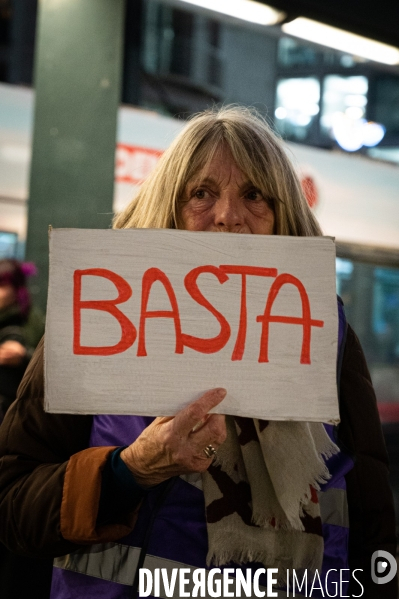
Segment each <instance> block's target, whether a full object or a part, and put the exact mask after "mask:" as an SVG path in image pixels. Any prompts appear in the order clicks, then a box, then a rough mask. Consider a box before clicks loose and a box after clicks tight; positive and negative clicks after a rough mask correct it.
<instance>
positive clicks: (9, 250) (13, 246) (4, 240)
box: [0, 231, 18, 258]
mask: <svg viewBox="0 0 399 599" xmlns="http://www.w3.org/2000/svg"><path fill="white" fill-rule="evenodd" d="M17 250H18V234H17V233H12V232H10V231H0V258H16V256H17Z"/></svg>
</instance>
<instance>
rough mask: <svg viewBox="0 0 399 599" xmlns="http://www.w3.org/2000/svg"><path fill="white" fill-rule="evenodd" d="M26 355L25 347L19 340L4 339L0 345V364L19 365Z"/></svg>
mask: <svg viewBox="0 0 399 599" xmlns="http://www.w3.org/2000/svg"><path fill="white" fill-rule="evenodd" d="M25 356H26V348H25V347H24V346H23V345H22V344H21V343H19V341H12V340H10V341H5V342H4V343H2V344H1V345H0V365H1V366H19V365H20V364H21V363H22V360H23V359H24V358H25Z"/></svg>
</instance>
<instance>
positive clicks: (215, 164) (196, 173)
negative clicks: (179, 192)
mask: <svg viewBox="0 0 399 599" xmlns="http://www.w3.org/2000/svg"><path fill="white" fill-rule="evenodd" d="M201 150H202V151H201V152H200V155H199V156H198V159H197V161H195V162H196V164H195V165H194V164H193V168H192V169H191V172H190V176H189V178H188V181H187V183H188V184H192V183H196V182H200V181H204V180H209V179H212V180H214V181H219V182H220V183H222V182H225V183H229V182H230V181H231V180H232V181H237V182H238V181H239V182H243V181H244V180H245V181H249V180H250V176H249V175H248V174H247V173H246V172H245V171H244V170H243V168H242V166H241V165H239V164H238V163H237V161H236V159H235V158H234V156H233V153H232V151H231V149H230V147H229V146H228V144H227V143H226V142H224V143H220V144H219V145H217V146H213V147H212V146H211V147H208V148H206V147H204V148H202V149H201Z"/></svg>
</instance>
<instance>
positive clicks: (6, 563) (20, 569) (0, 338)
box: [0, 258, 51, 599]
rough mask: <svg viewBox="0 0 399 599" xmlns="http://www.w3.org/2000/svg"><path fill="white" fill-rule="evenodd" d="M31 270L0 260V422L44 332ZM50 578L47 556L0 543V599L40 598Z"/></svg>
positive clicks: (49, 563) (43, 594)
mask: <svg viewBox="0 0 399 599" xmlns="http://www.w3.org/2000/svg"><path fill="white" fill-rule="evenodd" d="M35 274H36V267H35V265H34V264H31V263H21V262H18V260H14V259H11V258H10V259H4V260H0V423H1V422H2V420H3V418H4V416H5V414H6V412H7V410H8V408H9V407H10V405H11V404H12V402H13V401H14V399H15V398H16V395H17V389H18V386H19V383H20V382H21V380H22V377H23V375H24V373H25V370H26V367H27V366H28V363H29V360H30V359H31V357H32V354H33V352H34V350H35V348H36V346H37V344H38V343H39V341H40V338H41V337H42V335H43V333H44V316H43V314H42V312H41V311H40V310H39V309H38V308H36V307H35V306H33V305H32V302H31V297H30V294H29V291H28V288H27V279H28V277H29V276H32V275H35ZM50 579H51V560H36V559H31V558H27V557H21V556H17V555H14V554H12V553H10V552H9V551H7V549H6V548H5V547H4V545H2V544H0V597H1V599H21V598H22V597H30V598H31V599H36V598H37V599H42V598H43V599H44V598H45V597H46V596H47V595H48V592H49V588H50V587H49V585H50ZM32 588H33V590H32Z"/></svg>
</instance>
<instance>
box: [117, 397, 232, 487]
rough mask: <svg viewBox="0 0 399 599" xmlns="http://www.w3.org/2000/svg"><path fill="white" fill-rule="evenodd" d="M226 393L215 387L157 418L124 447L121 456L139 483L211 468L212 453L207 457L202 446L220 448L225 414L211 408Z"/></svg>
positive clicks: (161, 480)
mask: <svg viewBox="0 0 399 599" xmlns="http://www.w3.org/2000/svg"><path fill="white" fill-rule="evenodd" d="M226 393H227V392H226V390H225V389H212V390H211V391H207V392H206V393H204V395H202V396H201V397H200V398H199V399H197V401H195V402H194V403H192V404H190V405H189V406H187V407H186V408H184V409H183V410H181V411H180V412H178V413H177V414H176V416H173V417H168V418H156V419H155V420H154V422H152V423H151V424H150V426H148V427H147V428H146V429H145V430H144V431H143V432H142V433H141V435H140V436H139V437H138V438H137V439H136V441H135V442H134V443H132V444H131V445H129V447H126V449H124V450H123V451H122V453H121V458H122V460H123V461H124V462H125V464H126V465H127V467H128V468H129V470H131V472H132V473H133V475H134V478H135V479H136V481H137V482H138V483H139V484H140V485H143V486H152V485H157V484H159V483H161V482H163V481H164V480H166V479H168V478H171V477H172V476H180V474H187V473H190V472H204V471H205V470H207V468H209V466H210V464H211V463H212V459H213V457H212V458H207V457H206V455H205V453H204V451H203V450H204V449H205V447H206V446H207V445H212V446H213V447H214V448H215V449H217V448H218V447H219V445H221V444H222V443H223V441H224V440H225V439H226V424H225V417H224V415H223V414H211V415H209V414H208V412H209V410H211V409H212V408H214V407H215V406H217V405H218V404H219V403H220V402H221V401H222V400H223V399H224V398H225V396H226ZM193 429H194V430H193Z"/></svg>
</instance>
